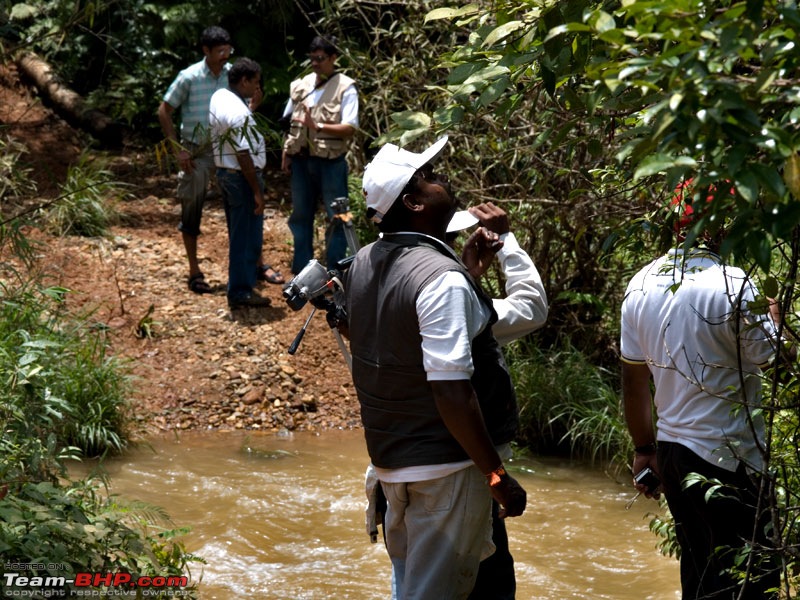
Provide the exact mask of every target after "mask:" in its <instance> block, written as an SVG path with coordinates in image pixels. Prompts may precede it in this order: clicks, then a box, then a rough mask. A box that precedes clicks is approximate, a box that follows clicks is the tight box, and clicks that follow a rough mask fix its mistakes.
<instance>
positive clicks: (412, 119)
mask: <svg viewBox="0 0 800 600" xmlns="http://www.w3.org/2000/svg"><path fill="white" fill-rule="evenodd" d="M390 117H391V119H392V121H394V122H395V124H397V126H398V127H400V128H402V129H428V128H429V127H430V126H431V118H430V117H429V116H428V115H427V114H425V113H423V112H416V111H413V110H404V111H402V112H399V113H393V114H392V115H391V116H390Z"/></svg>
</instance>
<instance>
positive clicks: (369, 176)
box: [362, 135, 447, 223]
mask: <svg viewBox="0 0 800 600" xmlns="http://www.w3.org/2000/svg"><path fill="white" fill-rule="evenodd" d="M446 144H447V136H446V135H445V136H442V137H440V138H439V139H438V140H436V142H434V143H433V144H432V145H431V146H429V147H428V148H427V149H426V150H425V151H424V152H420V153H416V152H409V151H408V150H403V149H402V148H400V147H399V146H396V145H394V144H386V145H384V146H383V147H382V148H381V149H380V151H378V153H377V154H376V155H375V157H374V158H373V159H372V161H371V162H370V163H369V164H368V165H367V166H366V167H365V169H364V179H363V184H362V187H363V189H364V197H365V198H366V201H367V208H372V209H374V211H375V215H374V216H373V217H372V220H373V221H375V222H378V223H379V222H380V221H381V219H383V217H384V215H385V214H386V213H387V212H389V209H390V208H391V207H392V205H393V204H394V201H395V200H397V198H398V197H399V196H400V193H401V192H402V191H403V188H405V187H406V185H408V182H409V181H410V180H411V177H412V176H413V175H414V173H416V172H417V171H418V170H419V169H421V168H422V167H424V166H425V165H426V164H428V163H429V162H432V161H434V160H436V159H437V158H439V156H440V155H441V154H442V152H443V151H444V147H445V145H446Z"/></svg>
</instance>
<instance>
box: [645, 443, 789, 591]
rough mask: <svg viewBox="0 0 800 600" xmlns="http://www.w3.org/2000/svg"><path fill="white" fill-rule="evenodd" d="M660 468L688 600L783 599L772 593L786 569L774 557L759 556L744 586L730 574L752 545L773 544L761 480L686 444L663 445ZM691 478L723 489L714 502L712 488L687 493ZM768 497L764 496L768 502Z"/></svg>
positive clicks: (695, 488)
mask: <svg viewBox="0 0 800 600" xmlns="http://www.w3.org/2000/svg"><path fill="white" fill-rule="evenodd" d="M658 465H659V468H660V470H661V479H662V484H663V489H664V495H665V496H666V499H667V504H668V505H669V509H670V512H672V516H673V517H674V519H675V530H676V535H677V538H678V543H679V544H680V548H681V558H680V572H681V588H682V591H683V595H682V598H683V600H698V599H701V598H702V599H706V598H714V599H725V600H730V599H737V600H767V599H772V598H777V593H768V592H767V590H769V589H771V588H777V587H778V585H779V584H780V568H779V566H778V564H777V562H776V561H775V556H774V554H770V555H769V557H767V558H765V557H764V554H765V553H763V552H762V553H758V554H759V556H757V557H756V558H757V560H756V562H755V564H754V566H753V569H752V570H751V572H750V573H749V575H748V577H747V578H746V579H745V580H744V581H740V580H738V579H735V578H734V577H733V576H731V574H730V573H728V572H727V570H728V569H730V568H731V567H733V566H734V565H735V564H736V563H737V560H736V559H737V553H738V552H739V551H740V550H742V549H743V548H744V547H745V546H746V545H750V542H751V541H754V542H755V543H754V544H753V545H754V546H755V548H757V549H758V548H763V547H767V548H770V547H771V543H770V542H769V540H768V538H767V535H768V533H769V532H770V530H769V526H770V523H771V519H770V514H769V510H768V505H767V504H766V502H764V501H762V503H761V504H760V505H759V504H758V498H759V493H760V492H759V485H760V478H759V477H754V476H751V475H749V474H748V473H747V472H746V470H745V467H744V465H743V464H741V463H740V465H739V468H738V469H737V471H736V472H735V473H732V472H730V471H726V470H725V469H721V468H719V467H717V466H716V465H713V464H711V463H709V462H707V461H705V460H703V459H702V458H700V457H699V456H697V454H695V453H694V452H692V451H691V450H689V449H688V448H686V447H685V446H682V445H681V444H673V443H669V442H663V443H662V442H659V445H658ZM690 473H699V474H700V475H702V476H703V477H705V478H707V479H716V480H719V481H720V482H721V483H722V484H723V487H722V488H720V489H718V490H717V491H716V492H715V493H714V494H713V495H712V496H711V497H710V498H709V499H706V493H707V492H708V491H709V489H710V487H711V485H712V484H710V483H697V484H694V485H692V486H689V487H688V488H686V489H682V487H683V482H684V479H685V478H686V476H687V475H689V474H690ZM766 497H767V495H766V494H764V495H763V498H766ZM757 507H758V509H759V510H760V512H759V513H757ZM745 566H746V562H741V563H739V566H738V569H739V570H743V569H744V568H745ZM740 594H741V595H740Z"/></svg>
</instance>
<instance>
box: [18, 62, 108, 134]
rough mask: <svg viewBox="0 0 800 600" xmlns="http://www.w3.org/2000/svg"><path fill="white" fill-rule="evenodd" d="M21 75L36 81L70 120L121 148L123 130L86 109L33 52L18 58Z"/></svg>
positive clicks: (49, 100)
mask: <svg viewBox="0 0 800 600" xmlns="http://www.w3.org/2000/svg"><path fill="white" fill-rule="evenodd" d="M16 62H17V68H18V69H19V71H20V73H21V74H22V75H23V76H25V77H26V78H27V79H29V80H30V81H32V82H33V84H34V85H35V86H36V89H37V90H39V93H40V94H41V95H42V96H43V97H44V98H45V99H46V100H47V101H48V102H49V103H50V104H51V105H52V106H53V108H54V109H55V110H56V111H57V112H58V113H59V114H60V115H61V116H62V117H64V118H65V119H66V120H67V121H69V122H70V123H71V124H72V125H74V126H76V127H80V128H81V129H84V130H86V131H88V132H89V133H91V134H92V135H93V136H94V137H95V138H97V139H98V140H99V141H100V142H102V143H104V144H107V145H119V144H120V142H121V140H122V128H121V126H120V125H119V124H118V123H115V122H114V121H113V120H112V119H111V118H110V117H108V116H106V115H105V114H103V113H102V112H100V111H99V110H94V109H87V108H86V106H85V102H84V100H83V98H82V97H81V96H80V95H79V94H78V93H77V92H75V91H74V90H72V89H70V88H69V87H67V86H66V85H64V84H63V83H62V82H61V81H59V79H58V75H57V74H56V73H55V71H53V68H52V67H51V66H50V65H49V64H48V63H47V62H46V61H45V60H43V59H42V58H40V57H39V56H37V55H36V54H34V53H33V52H25V53H23V54H21V55H20V56H19V57H18V58H17V61H16Z"/></svg>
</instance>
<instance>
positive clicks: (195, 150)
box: [158, 26, 233, 294]
mask: <svg viewBox="0 0 800 600" xmlns="http://www.w3.org/2000/svg"><path fill="white" fill-rule="evenodd" d="M200 46H201V47H202V49H203V55H204V57H203V59H202V60H200V61H199V62H196V63H195V64H193V65H191V66H189V67H187V68H185V69H183V70H182V71H181V72H180V73H178V75H177V77H176V78H175V80H174V81H173V82H172V84H171V85H170V86H169V89H167V92H166V93H165V94H164V98H163V101H162V102H161V105H160V106H159V108H158V120H159V123H160V124H161V129H162V130H163V132H164V136H165V137H166V139H167V142H168V144H169V145H170V148H171V150H172V151H173V152H174V154H175V158H176V161H177V163H178V167H179V168H180V172H179V173H178V192H177V197H178V199H179V200H180V202H181V222H180V224H179V225H178V229H179V230H180V232H181V235H182V237H183V245H184V248H185V249H186V257H187V259H188V260H189V280H188V282H189V289H190V290H192V291H193V292H195V293H198V294H204V293H208V292H211V291H212V290H211V287H210V286H209V285H208V283H206V281H205V277H204V275H203V272H202V271H201V270H200V265H199V263H198V260H197V237H198V236H199V235H200V220H201V217H202V212H203V203H204V201H205V195H206V190H207V189H208V184H209V182H210V178H211V173H212V169H214V157H213V155H212V149H211V139H210V137H209V129H208V105H209V102H210V100H211V96H212V94H213V93H214V92H216V91H217V90H219V89H222V88H228V71H229V70H230V64H228V59H229V58H230V56H231V54H232V53H233V47H232V46H231V38H230V35H229V34H228V32H227V31H225V30H224V29H223V28H221V27H216V26H212V27H208V28H207V29H205V30H204V31H203V33H202V34H201V36H200ZM178 109H180V113H181V125H180V138H179V137H178V134H177V132H176V130H175V125H174V123H173V113H174V112H175V111H176V110H178Z"/></svg>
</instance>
